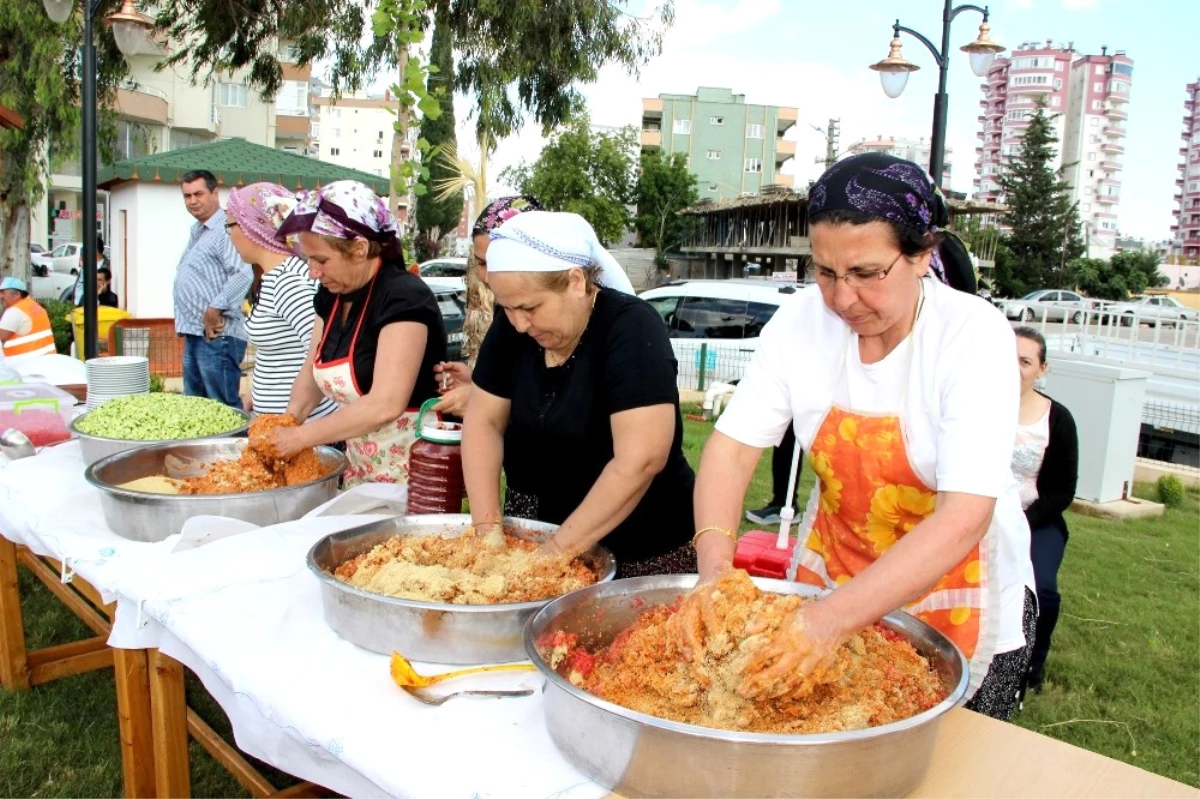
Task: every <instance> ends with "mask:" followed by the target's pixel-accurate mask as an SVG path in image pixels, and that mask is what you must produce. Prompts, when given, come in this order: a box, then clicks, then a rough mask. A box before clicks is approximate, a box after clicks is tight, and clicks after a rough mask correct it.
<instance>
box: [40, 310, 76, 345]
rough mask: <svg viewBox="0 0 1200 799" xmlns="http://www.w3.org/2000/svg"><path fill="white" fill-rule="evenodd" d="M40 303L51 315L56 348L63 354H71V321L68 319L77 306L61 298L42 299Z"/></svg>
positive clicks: (51, 326)
mask: <svg viewBox="0 0 1200 799" xmlns="http://www.w3.org/2000/svg"><path fill="white" fill-rule="evenodd" d="M40 305H41V306H42V307H43V308H45V309H46V313H47V314H48V315H49V317H50V329H51V330H52V331H54V348H55V349H56V350H58V351H59V352H60V353H62V354H63V355H70V354H71V322H70V321H69V320H68V319H67V316H68V315H70V313H71V311H73V310H75V306H74V305H72V304H71V303H69V302H61V301H59V300H42V301H41V303H40Z"/></svg>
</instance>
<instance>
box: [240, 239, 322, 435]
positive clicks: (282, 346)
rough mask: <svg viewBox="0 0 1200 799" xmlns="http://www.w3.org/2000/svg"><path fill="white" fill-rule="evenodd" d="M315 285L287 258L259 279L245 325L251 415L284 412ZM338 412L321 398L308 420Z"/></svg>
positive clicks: (302, 266)
mask: <svg viewBox="0 0 1200 799" xmlns="http://www.w3.org/2000/svg"><path fill="white" fill-rule="evenodd" d="M317 285H318V284H317V281H315V280H312V279H310V278H309V276H308V264H306V263H304V261H302V260H300V259H299V258H295V257H292V258H288V259H287V260H286V261H284V262H283V263H281V264H280V265H279V266H277V267H275V268H274V269H272V270H271V271H270V272H267V273H265V274H264V275H263V277H262V287H261V288H260V289H259V292H258V304H257V305H255V306H254V312H253V313H251V314H250V321H249V322H248V323H247V325H246V329H247V331H249V333H250V340H251V341H252V342H254V346H255V350H256V352H255V356H254V377H253V379H252V380H251V390H252V397H253V400H254V412H255V413H286V412H287V406H288V400H289V399H290V398H291V394H292V383H294V382H295V380H296V375H297V374H298V373H299V372H300V368H301V367H302V366H304V358H305V356H307V355H308V343H309V341H310V340H311V339H312V332H313V320H315V319H316V316H317V314H316V311H315V310H314V309H313V295H314V294H316V293H317ZM336 408H337V406H336V405H334V404H333V401H332V400H330V399H328V398H326V399H323V400H321V403H320V404H319V405H318V406H317V408H316V410H314V411H313V413H312V415H311V416H309V418H310V419H316V418H319V417H321V416H325V415H327V414H329V413H332V412H333V411H334V410H335V409H336Z"/></svg>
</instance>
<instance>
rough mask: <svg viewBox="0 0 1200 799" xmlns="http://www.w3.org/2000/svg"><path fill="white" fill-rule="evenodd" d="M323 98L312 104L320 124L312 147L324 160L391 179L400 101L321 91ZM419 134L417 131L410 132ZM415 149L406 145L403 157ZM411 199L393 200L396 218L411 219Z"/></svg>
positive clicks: (390, 202) (403, 147)
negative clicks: (330, 93) (397, 103)
mask: <svg viewBox="0 0 1200 799" xmlns="http://www.w3.org/2000/svg"><path fill="white" fill-rule="evenodd" d="M318 91H320V92H321V94H320V96H317V97H314V98H313V100H312V102H313V105H314V106H315V108H316V115H317V116H316V120H317V121H316V124H315V125H313V127H312V146H313V149H314V152H315V154H316V157H317V158H318V159H320V160H322V161H325V162H328V163H331V164H338V165H340V166H346V167H350V168H351V169H358V170H361V171H363V172H369V173H371V174H373V175H378V176H379V177H388V176H389V174H390V171H391V165H392V144H393V140H394V139H395V135H396V131H395V122H396V115H395V108H396V102H395V100H393V99H391V97H390V96H389V94H388V93H386V92H385V93H384V94H382V95H379V96H372V95H368V94H367V93H366V92H354V93H352V94H343V95H342V96H341V97H339V98H334V97H332V96H330V95H329V94H327V93H326V92H325V91H323V90H321V89H320V88H318ZM410 133H413V134H415V133H416V131H415V130H410ZM411 153H412V147H411V145H410V144H409V143H408V142H405V143H404V144H403V146H402V148H401V157H403V158H405V159H407V158H409V157H410V154H411ZM411 203H412V198H411V197H410V196H403V197H392V198H391V200H390V201H389V206H390V207H391V209H392V212H393V213H394V214H395V215H396V218H397V219H399V220H401V221H406V220H407V219H408V209H409V207H410V206H411Z"/></svg>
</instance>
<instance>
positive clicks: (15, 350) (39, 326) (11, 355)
mask: <svg viewBox="0 0 1200 799" xmlns="http://www.w3.org/2000/svg"><path fill="white" fill-rule="evenodd" d="M13 307H14V308H16V309H17V310H19V311H21V312H23V313H24V314H25V315H26V316H28V317H29V318H30V320H31V321H32V322H33V327H32V328H31V329H30V331H29V332H28V333H26V334H25V335H23V336H13V337H12V338H10V339H9V340H8V341H6V342H4V358H5V360H7V361H9V362H13V361H17V360H22V361H23V360H26V359H28V358H33V357H36V356H39V355H53V354H54V353H55V352H56V350H55V348H54V331H53V330H52V329H51V327H50V316H49V315H48V314H47V313H46V309H45V308H43V307H42V306H40V305H38V304H37V302H36V301H34V299H33V297H26V298H25V299H23V300H21V301H20V302H18V303H17V304H16V305H14V306H13Z"/></svg>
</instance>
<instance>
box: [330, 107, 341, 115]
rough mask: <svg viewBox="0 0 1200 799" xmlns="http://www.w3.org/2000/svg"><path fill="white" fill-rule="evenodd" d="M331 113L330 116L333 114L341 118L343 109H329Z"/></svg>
mask: <svg viewBox="0 0 1200 799" xmlns="http://www.w3.org/2000/svg"><path fill="white" fill-rule="evenodd" d="M329 113H330V114H332V115H333V116H335V117H340V116H341V115H342V109H340V108H331V109H329Z"/></svg>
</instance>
